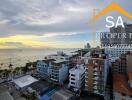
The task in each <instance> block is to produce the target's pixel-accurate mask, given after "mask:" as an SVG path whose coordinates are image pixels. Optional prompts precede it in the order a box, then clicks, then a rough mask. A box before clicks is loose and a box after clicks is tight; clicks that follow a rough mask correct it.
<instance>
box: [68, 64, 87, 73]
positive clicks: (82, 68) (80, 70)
mask: <svg viewBox="0 0 132 100" xmlns="http://www.w3.org/2000/svg"><path fill="white" fill-rule="evenodd" d="M84 71H85V69H84V67H83V66H82V65H80V66H76V67H74V68H72V69H70V72H79V73H83V72H84Z"/></svg>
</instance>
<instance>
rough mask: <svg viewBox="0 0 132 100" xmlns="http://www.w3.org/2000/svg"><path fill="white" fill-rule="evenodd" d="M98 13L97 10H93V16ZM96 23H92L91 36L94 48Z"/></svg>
mask: <svg viewBox="0 0 132 100" xmlns="http://www.w3.org/2000/svg"><path fill="white" fill-rule="evenodd" d="M98 12H99V9H95V8H94V9H93V15H92V16H95V15H96V14H97V13H98ZM96 32H97V31H96V23H95V22H94V21H92V34H93V39H92V40H93V46H96V45H97V44H96Z"/></svg>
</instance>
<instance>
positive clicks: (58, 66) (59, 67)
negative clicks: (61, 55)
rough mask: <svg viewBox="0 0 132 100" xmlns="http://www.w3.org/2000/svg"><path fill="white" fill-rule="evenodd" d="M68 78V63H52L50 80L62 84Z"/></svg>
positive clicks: (57, 61) (62, 61) (63, 61)
mask: <svg viewBox="0 0 132 100" xmlns="http://www.w3.org/2000/svg"><path fill="white" fill-rule="evenodd" d="M67 77H68V61H66V60H56V61H53V62H52V67H51V80H52V81H53V82H54V83H57V84H63V83H64V81H65V80H66V79H67Z"/></svg>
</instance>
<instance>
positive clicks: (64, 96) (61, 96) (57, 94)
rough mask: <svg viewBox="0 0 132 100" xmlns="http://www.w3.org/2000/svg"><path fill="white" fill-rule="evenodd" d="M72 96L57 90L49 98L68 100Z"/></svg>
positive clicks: (64, 91)
mask: <svg viewBox="0 0 132 100" xmlns="http://www.w3.org/2000/svg"><path fill="white" fill-rule="evenodd" d="M72 97H73V94H72V93H71V92H70V91H68V90H59V91H57V92H55V94H53V96H52V97H51V99H52V100H70V99H69V98H72Z"/></svg>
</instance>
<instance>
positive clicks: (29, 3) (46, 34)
mask: <svg viewBox="0 0 132 100" xmlns="http://www.w3.org/2000/svg"><path fill="white" fill-rule="evenodd" d="M112 1H115V2H117V3H118V4H119V5H121V6H122V7H123V8H124V9H125V10H127V11H128V12H130V13H132V9H131V7H132V0H0V49H3V48H83V47H84V45H85V44H86V43H87V42H89V43H90V44H91V45H92V46H93V44H92V41H93V34H92V33H93V31H92V28H91V27H92V25H91V21H90V19H91V17H92V16H93V9H98V10H99V11H101V10H102V9H103V8H105V7H107V6H108V5H109V4H110V3H111V2H112ZM110 15H114V16H116V15H119V14H118V13H117V12H111V13H110ZM104 17H105V16H104ZM124 19H125V18H124ZM125 20H126V21H127V22H129V23H130V21H129V20H128V19H125ZM104 25H105V19H104V18H101V19H100V20H99V21H98V22H97V23H96V25H95V28H96V31H97V32H101V31H104V30H108V29H104Z"/></svg>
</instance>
